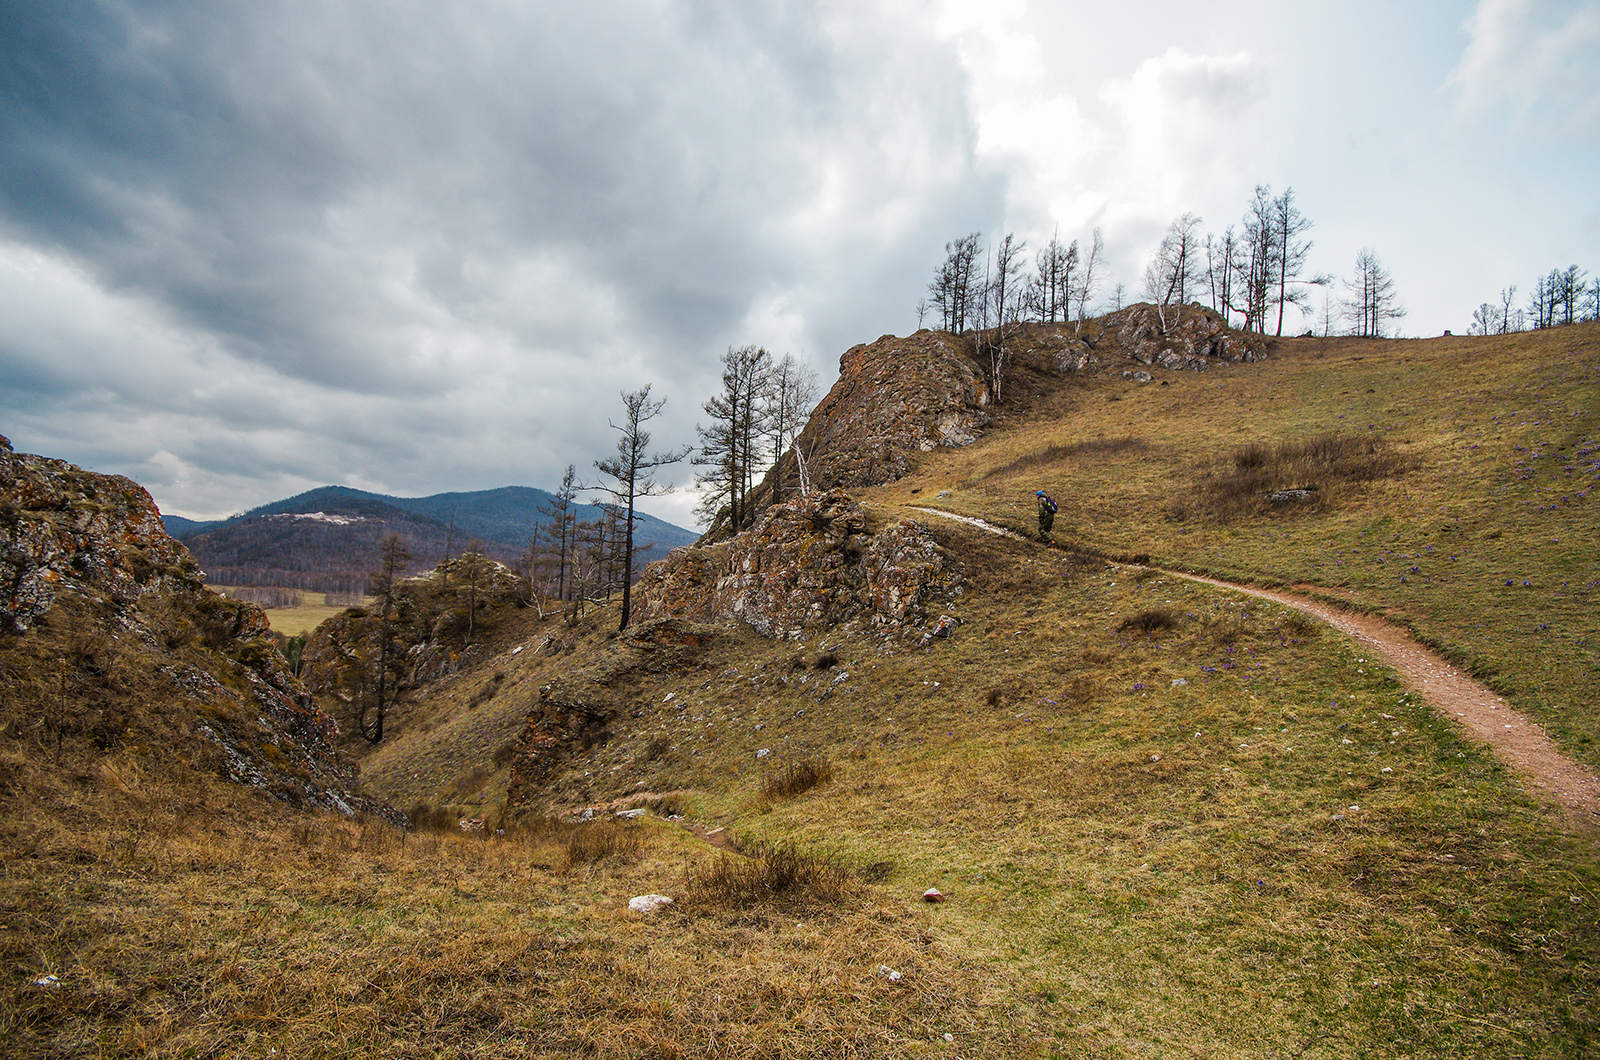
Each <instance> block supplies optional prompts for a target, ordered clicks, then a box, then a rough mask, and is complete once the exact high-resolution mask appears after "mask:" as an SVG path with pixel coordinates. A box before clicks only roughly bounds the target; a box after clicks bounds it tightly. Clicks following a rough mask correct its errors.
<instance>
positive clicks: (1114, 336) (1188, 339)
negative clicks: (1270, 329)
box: [1100, 303, 1267, 372]
mask: <svg viewBox="0 0 1600 1060" xmlns="http://www.w3.org/2000/svg"><path fill="white" fill-rule="evenodd" d="M1101 326H1102V332H1101V334H1102V336H1103V338H1102V340H1101V344H1100V348H1101V349H1102V350H1103V349H1104V343H1105V341H1106V340H1109V341H1111V342H1112V343H1114V344H1115V345H1116V346H1117V347H1118V348H1120V350H1121V352H1123V353H1125V354H1126V355H1127V356H1128V357H1130V358H1131V359H1133V360H1135V361H1138V362H1139V363H1140V364H1147V365H1151V366H1152V367H1156V368H1165V369H1166V370H1167V371H1169V372H1182V371H1190V372H1203V371H1206V370H1207V369H1208V368H1211V367H1213V366H1215V365H1217V364H1246V363H1249V362H1252V361H1260V360H1263V359H1265V358H1266V356H1267V344H1266V339H1265V338H1263V337H1262V336H1260V335H1257V334H1254V333H1251V332H1244V331H1235V330H1233V329H1232V328H1230V327H1228V324H1227V321H1225V320H1224V319H1223V318H1222V316H1221V315H1220V314H1219V313H1217V312H1215V311H1214V310H1211V309H1207V308H1206V307H1205V306H1201V305H1186V306H1181V307H1180V306H1167V307H1166V308H1165V310H1164V311H1162V310H1158V309H1157V308H1156V307H1155V306H1153V305H1148V304H1145V303H1140V304H1139V305H1133V306H1129V307H1128V308H1126V309H1123V310H1119V311H1118V312H1116V313H1113V314H1111V315H1110V316H1108V317H1106V318H1104V319H1103V320H1102V321H1101Z"/></svg>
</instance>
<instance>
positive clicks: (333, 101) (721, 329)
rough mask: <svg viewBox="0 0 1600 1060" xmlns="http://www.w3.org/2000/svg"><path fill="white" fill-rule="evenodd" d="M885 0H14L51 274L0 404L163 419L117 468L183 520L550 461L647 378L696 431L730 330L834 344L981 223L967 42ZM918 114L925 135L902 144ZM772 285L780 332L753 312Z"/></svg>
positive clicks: (38, 246) (26, 315)
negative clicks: (317, 494)
mask: <svg viewBox="0 0 1600 1060" xmlns="http://www.w3.org/2000/svg"><path fill="white" fill-rule="evenodd" d="M873 17H874V16H873V15H872V14H871V12H870V10H867V9H862V11H861V12H854V13H852V12H847V11H841V10H834V9H832V8H830V7H828V6H827V5H816V4H807V3H792V4H774V5H743V4H731V3H709V2H707V3H697V2H685V3H664V4H663V3H645V2H612V3H591V4H582V5H578V4H558V3H539V4H525V3H509V2H505V3H484V4H472V5H459V4H455V5H445V4H437V3H422V2H400V3H394V2H388V0H386V2H382V3H379V2H359V0H357V2H346V3H326V2H318V3H308V2H302V0H278V2H273V0H252V2H250V3H213V4H191V3H176V2H170V3H137V4H134V3H116V2H109V0H103V2H94V0H80V2H62V3H50V4H11V5H6V6H5V8H4V10H3V13H0V40H3V43H0V50H3V51H0V55H3V67H0V93H3V97H4V100H3V102H4V105H3V107H0V237H4V238H6V239H8V240H9V242H10V244H11V247H12V249H13V251H15V250H16V249H17V248H19V247H20V248H24V249H25V250H26V251H28V252H29V253H33V254H37V255H42V257H43V259H45V260H44V261H43V263H42V264H39V265H38V266H37V268H35V266H34V265H30V264H27V263H24V264H23V265H20V266H19V265H18V264H17V262H16V258H17V254H16V253H13V254H12V259H13V260H12V262H11V265H12V268H13V272H14V273H17V272H22V273H27V274H28V275H27V277H26V279H25V282H23V281H19V284H18V285H17V286H18V287H19V288H28V290H31V289H32V288H34V287H37V288H39V289H40V290H41V291H44V292H45V293H43V294H30V293H28V290H20V289H19V290H13V291H12V292H11V293H10V298H11V299H12V300H13V305H12V307H13V309H14V310H15V312H8V314H7V315H8V317H9V318H10V319H11V320H12V322H13V324H14V325H15V326H13V327H12V328H10V329H9V331H10V337H9V338H0V357H3V358H4V363H5V365H6V374H7V376H8V386H7V389H8V397H7V398H6V399H5V404H4V406H0V407H3V408H4V410H5V412H6V414H7V416H8V418H9V419H10V420H11V421H12V422H13V423H15V422H16V421H18V420H21V421H22V423H23V425H24V426H26V427H31V428H32V429H33V430H34V432H35V433H36V434H38V435H40V436H45V437H59V438H61V439H63V442H65V441H66V439H68V438H75V439H76V444H77V445H79V446H81V447H82V448H84V449H86V450H94V451H99V450H102V449H105V450H114V449H115V448H116V447H115V446H111V445H109V444H102V445H100V446H96V445H95V444H94V443H93V442H92V440H91V438H90V436H92V435H93V434H94V432H95V428H94V427H93V425H91V424H84V423H79V424H75V425H73V426H72V427H70V428H69V427H67V426H64V425H62V424H61V423H59V422H47V421H46V418H45V413H44V412H43V411H41V410H42V408H43V405H44V404H48V405H49V408H50V416H51V417H52V418H53V420H54V421H59V420H60V419H61V418H62V417H63V415H64V414H66V413H67V412H68V411H69V409H70V410H75V411H76V412H77V413H78V414H83V415H89V416H92V418H93V419H94V420H96V421H97V422H99V423H101V424H103V425H104V429H105V430H107V431H111V430H116V431H119V432H122V433H123V434H124V436H125V437H130V438H139V437H143V438H145V439H146V441H145V445H144V452H143V453H138V452H132V451H127V452H124V453H123V459H122V460H121V462H120V463H121V465H122V466H120V467H117V468H116V469H117V470H123V471H126V472H128V473H131V474H134V475H135V477H140V478H141V480H142V481H148V482H149V484H151V485H152V489H153V490H154V491H155V492H156V493H157V495H158V499H161V496H162V492H163V489H162V488H163V487H165V489H166V491H167V493H168V494H170V495H171V496H172V498H173V499H174V500H175V501H178V504H177V507H178V508H180V509H188V510H191V511H205V510H207V509H208V508H209V509H210V510H213V511H214V510H216V509H217V507H218V506H219V505H221V506H224V507H233V506H239V505H243V504H245V503H255V502H258V501H262V500H266V499H270V496H269V495H259V494H260V491H262V490H266V491H268V493H269V494H270V490H271V489H272V488H273V486H274V485H276V484H277V483H278V482H282V483H285V484H287V483H291V482H296V480H298V482H299V483H302V484H304V485H311V484H316V483H317V482H319V481H323V480H329V481H351V480H354V481H358V482H360V481H364V482H368V483H372V484H375V485H381V486H384V487H387V488H391V489H395V490H397V491H400V490H428V489H435V488H446V487H447V486H455V485H459V484H460V483H462V482H463V481H465V480H471V484H472V485H495V484H500V483H502V482H504V481H507V480H508V477H510V478H515V479H517V480H522V481H537V482H540V483H542V484H548V483H549V482H550V481H553V480H554V479H555V478H556V477H558V476H559V473H560V471H559V469H560V467H561V466H564V464H565V463H567V462H577V463H579V464H580V465H585V464H587V462H588V460H589V459H592V456H594V455H603V453H604V448H605V447H608V446H609V444H610V439H609V437H608V436H607V433H608V428H607V426H606V423H605V416H606V414H607V413H608V412H610V411H611V410H612V408H613V406H616V405H617V404H618V403H617V401H616V394H617V392H618V390H620V389H633V388H635V387H637V386H639V385H643V384H644V383H652V382H653V383H658V384H660V383H665V384H667V385H669V386H670V387H671V390H672V393H671V398H672V401H671V403H670V409H671V412H672V416H671V418H669V420H668V421H666V422H665V423H664V424H663V426H662V428H661V433H662V436H663V437H666V435H667V434H669V433H670V434H672V435H673V436H674V437H673V441H674V443H677V442H681V441H684V440H691V439H692V421H693V418H694V413H695V412H696V411H698V408H697V407H698V403H699V402H700V401H702V400H704V397H706V396H709V389H710V387H711V386H712V385H713V383H714V379H715V375H716V370H717V364H716V362H717V357H718V355H719V354H720V352H721V349H722V348H723V347H725V346H726V345H727V344H728V343H732V342H744V341H758V342H760V341H779V340H780V339H781V340H788V341H796V342H799V343H801V344H802V345H808V346H810V347H812V348H811V349H810V350H808V351H805V352H809V353H812V354H813V355H814V358H813V359H814V360H815V361H816V363H817V364H818V367H819V368H821V369H823V371H824V373H826V371H827V370H828V368H830V367H831V363H832V360H833V358H834V357H836V356H837V355H838V353H839V352H842V349H843V348H844V346H845V345H848V344H849V343H850V342H853V341H858V340H859V339H860V338H862V337H867V336H863V335H862V334H859V333H858V332H859V329H862V328H867V329H870V328H871V327H872V325H873V324H874V323H879V322H880V321H881V318H882V316H883V306H882V302H881V296H880V298H879V299H874V298H872V297H864V296H863V295H862V293H861V292H862V290H863V285H864V286H865V289H866V290H868V291H873V290H876V291H879V292H882V291H883V290H884V289H885V288H890V289H893V295H894V297H895V299H896V300H897V301H898V302H899V303H902V304H901V305H899V307H898V309H899V316H900V317H901V318H903V317H904V316H905V314H906V312H907V311H908V307H909V303H910V302H911V301H914V300H915V294H916V292H917V289H918V287H919V286H920V282H921V276H922V274H923V273H924V272H926V270H927V267H928V258H929V250H928V248H926V247H923V248H919V249H920V254H909V253H908V252H907V250H906V248H905V246H904V243H905V242H906V240H907V233H909V232H913V231H919V230H921V229H923V228H927V229H928V231H929V235H928V236H927V237H926V238H925V239H924V240H923V241H924V242H927V243H929V245H930V246H931V247H935V248H936V247H937V245H938V243H937V240H938V238H940V237H941V236H943V235H945V234H947V233H945V232H944V230H943V228H944V226H941V225H940V224H937V223H935V224H932V225H929V224H928V221H929V219H930V217H934V216H938V215H939V214H940V213H948V212H951V211H952V209H954V210H955V211H956V212H958V213H965V214H967V215H975V214H981V213H982V212H983V211H984V210H988V211H989V214H988V216H989V217H992V216H995V215H997V214H998V211H999V206H1000V190H999V185H998V182H996V181H995V180H993V179H991V178H988V177H985V176H984V175H983V174H982V173H981V172H980V170H979V168H978V167H977V166H976V164H975V163H974V162H973V152H972V145H973V139H974V130H973V128H972V127H971V123H970V120H969V118H968V115H967V110H966V100H965V96H964V84H965V83H964V77H963V74H962V71H961V69H960V65H959V61H958V59H957V57H956V55H955V54H954V52H953V50H952V49H951V48H950V47H949V46H948V45H946V44H943V43H940V42H938V41H936V40H935V39H933V38H932V37H926V38H918V37H917V35H916V34H915V33H911V34H907V33H906V28H905V27H904V26H903V25H896V26H893V27H891V26H889V25H887V24H884V25H876V24H875V23H874V21H873ZM891 35H892V37H893V41H892V47H891V46H890V43H891V42H890V40H889V38H890V36H891ZM864 95H870V96H871V98H872V100H873V102H872V103H871V105H870V106H863V104H862V99H863V97H864ZM907 143H912V144H915V145H916V149H915V150H914V151H913V152H912V154H911V156H910V157H911V158H913V159H915V158H921V157H933V158H937V159H939V160H940V161H939V164H938V165H936V166H925V165H919V166H918V167H917V169H916V170H915V171H914V172H913V171H909V170H905V169H904V168H903V167H905V166H907V165H909V164H910V162H909V160H895V159H890V158H888V157H886V155H885V153H886V151H888V150H891V149H894V150H899V149H902V148H904V147H905V145H906V144H907ZM841 189H842V190H841ZM985 219H986V218H985V217H982V216H979V217H978V220H979V221H982V220H985ZM963 220H965V218H963ZM968 223H969V224H970V223H971V221H968ZM950 227H952V230H953V229H954V228H955V227H961V226H960V225H959V224H957V225H954V226H950ZM840 257H848V258H850V259H851V261H852V262H853V263H854V266H855V267H854V268H853V269H849V270H840V271H839V272H837V273H835V272H833V271H832V270H831V269H826V268H823V267H821V264H820V263H821V262H823V261H832V260H837V259H838V258H840ZM41 272H45V273H52V276H41ZM852 272H854V273H855V274H856V275H850V273H852ZM30 285H31V287H30ZM46 289H47V290H46ZM74 292H76V294H74ZM6 297H7V296H6V295H5V294H4V293H0V300H3V299H5V298H6ZM30 299H32V300H34V301H35V302H38V303H41V304H42V303H48V302H51V301H52V300H54V301H57V302H59V303H60V304H58V305H54V306H53V307H52V313H53V315H52V316H49V317H47V316H46V315H45V314H44V313H43V312H42V311H37V312H30V310H29V309H28V308H27V307H26V306H24V305H22V304H21V303H22V302H27V301H29V300H30ZM75 299H79V300H77V301H75ZM774 301H775V303H781V305H780V308H778V309H776V310H774V312H776V313H777V314H778V316H780V317H783V316H785V315H786V314H787V318H788V319H789V321H790V325H791V326H790V327H789V333H788V334H786V335H783V336H775V337H772V338H768V337H767V336H763V335H759V334H745V331H747V330H748V328H749V321H750V320H751V318H752V315H754V316H758V317H759V316H760V315H761V311H760V309H759V307H760V306H761V305H763V304H764V303H766V302H774ZM832 303H837V304H836V305H834V306H833V308H832V309H831V310H830V314H829V318H828V319H827V320H826V321H825V322H824V321H823V320H821V319H820V315H819V313H818V312H817V310H818V308H819V307H820V306H821V305H823V304H832ZM4 304H5V303H4V301H0V307H3V306H4ZM99 318H104V319H102V320H100V322H99V324H98V325H96V324H95V320H97V319H99ZM874 318H879V319H874ZM796 352H802V351H796ZM86 376H87V377H90V379H92V380H93V383H94V385H88V384H89V381H90V380H89V379H86V378H85V377H86ZM690 387H696V389H690ZM702 389H703V390H706V391H707V393H705V394H702V393H700V392H699V391H700V390H702ZM62 392H70V393H72V394H75V395H76V400H75V401H73V402H66V403H53V402H46V401H45V399H46V398H47V397H50V396H51V395H56V394H59V393H62ZM658 392H659V391H658ZM41 403H42V404H41ZM530 410H531V411H530ZM679 436H687V437H679ZM422 439H426V441H425V442H424V441H422ZM596 446H599V447H601V448H600V451H599V452H596V451H595V449H596ZM135 448H136V447H135ZM151 461H154V463H152V462H151ZM251 468H254V469H255V470H256V478H258V479H259V478H261V477H262V476H263V475H265V476H267V477H269V478H271V476H277V479H276V480H274V481H273V482H271V483H265V484H264V483H261V482H256V483H254V484H250V483H248V479H249V478H250V469H251ZM163 476H166V478H167V481H165V482H163V481H162V478H163ZM150 480H153V481H150ZM252 489H253V490H254V491H256V494H257V495H250V496H246V494H248V493H250V491H251V490H252Z"/></svg>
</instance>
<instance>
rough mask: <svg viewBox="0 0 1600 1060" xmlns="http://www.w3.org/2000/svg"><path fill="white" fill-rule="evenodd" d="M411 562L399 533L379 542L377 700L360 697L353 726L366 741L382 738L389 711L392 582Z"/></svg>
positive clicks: (374, 576)
mask: <svg viewBox="0 0 1600 1060" xmlns="http://www.w3.org/2000/svg"><path fill="white" fill-rule="evenodd" d="M410 562H411V550H410V549H409V548H407V547H406V544H405V542H404V541H402V540H401V539H400V535H399V534H388V535H386V536H385V537H384V539H383V540H382V541H381V542H380V543H379V545H378V569H377V570H376V571H374V572H373V574H372V588H373V595H374V596H376V597H377V598H378V687H377V701H376V702H374V703H371V704H369V703H367V701H366V700H365V699H363V700H362V704H361V709H360V712H359V713H358V714H357V715H356V728H357V729H359V730H360V732H361V735H362V737H363V738H365V739H366V740H367V742H369V743H378V742H379V741H381V740H382V739H383V720H384V718H385V717H387V716H388V713H389V660H390V656H391V655H392V654H393V652H392V650H391V649H392V644H391V639H392V638H391V637H390V633H389V627H390V621H391V616H392V615H393V613H394V603H395V584H396V583H397V582H398V581H399V580H400V578H401V576H402V575H403V574H404V573H405V569H406V564H408V563H410ZM369 718H370V720H369Z"/></svg>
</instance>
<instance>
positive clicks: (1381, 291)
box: [1344, 247, 1406, 338]
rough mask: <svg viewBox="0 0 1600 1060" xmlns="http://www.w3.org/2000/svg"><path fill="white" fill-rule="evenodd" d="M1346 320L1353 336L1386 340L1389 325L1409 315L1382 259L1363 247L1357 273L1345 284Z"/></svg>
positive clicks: (1358, 259)
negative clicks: (1396, 294) (1396, 295)
mask: <svg viewBox="0 0 1600 1060" xmlns="http://www.w3.org/2000/svg"><path fill="white" fill-rule="evenodd" d="M1344 287H1345V291H1346V297H1345V303H1344V307H1345V317H1346V319H1348V320H1349V321H1350V323H1351V329H1350V333H1351V334H1352V335H1358V336H1361V337H1363V338H1382V337H1383V333H1384V328H1385V325H1386V324H1387V323H1388V322H1389V321H1391V320H1398V319H1399V318H1401V317H1403V316H1405V315H1406V311H1405V310H1404V309H1402V308H1401V307H1400V303H1399V301H1398V300H1397V299H1396V297H1395V293H1394V280H1393V278H1392V277H1390V275H1389V270H1388V269H1385V268H1384V267H1383V263H1382V262H1380V261H1379V260H1378V255H1377V254H1376V253H1375V252H1374V251H1373V250H1372V249H1371V248H1370V247H1363V248H1362V249H1361V253H1359V254H1357V255H1356V272H1355V275H1354V276H1352V277H1351V278H1349V279H1347V280H1345V281H1344Z"/></svg>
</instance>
